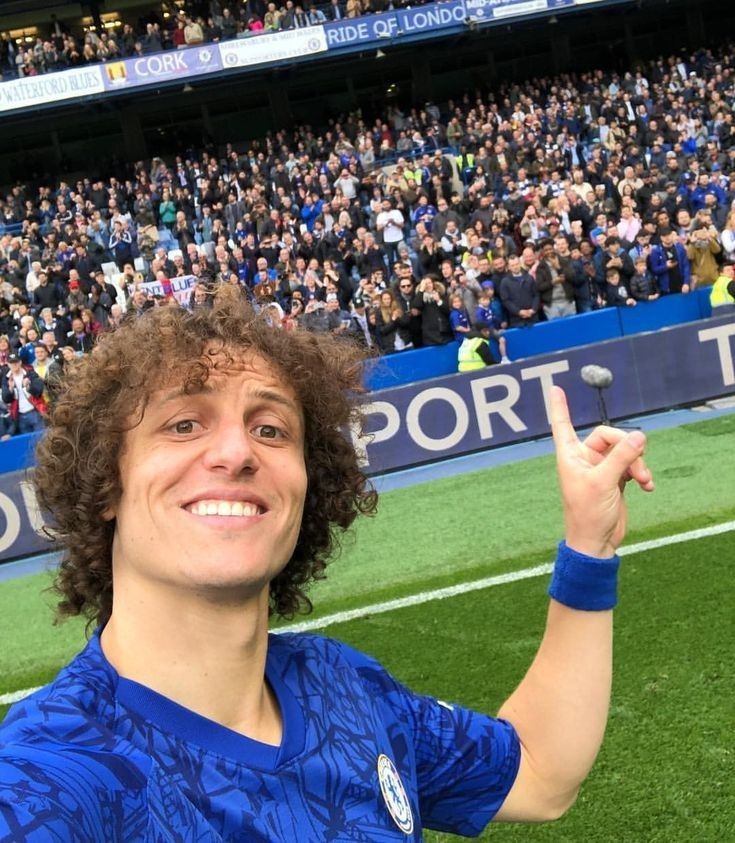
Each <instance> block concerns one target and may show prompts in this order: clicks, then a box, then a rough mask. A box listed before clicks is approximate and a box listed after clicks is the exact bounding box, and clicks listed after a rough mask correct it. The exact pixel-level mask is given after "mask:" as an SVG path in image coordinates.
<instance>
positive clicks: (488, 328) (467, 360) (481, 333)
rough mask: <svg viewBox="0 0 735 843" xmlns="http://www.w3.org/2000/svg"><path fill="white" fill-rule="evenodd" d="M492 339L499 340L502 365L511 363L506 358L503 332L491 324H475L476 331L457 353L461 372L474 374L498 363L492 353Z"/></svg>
mask: <svg viewBox="0 0 735 843" xmlns="http://www.w3.org/2000/svg"><path fill="white" fill-rule="evenodd" d="M490 337H492V338H493V339H496V340H498V342H499V344H500V353H501V354H502V360H501V363H509V362H510V361H509V360H508V358H507V357H506V356H505V339H504V338H503V337H502V332H501V331H496V330H495V329H494V328H493V326H492V325H491V324H490V323H489V322H475V330H474V331H470V333H469V334H467V335H466V336H465V338H464V339H463V340H462V344H461V345H460V347H459V351H458V352H457V363H458V369H459V371H460V372H474V371H476V370H478V369H484V368H485V366H492V365H493V364H494V363H497V362H498V361H497V360H496V359H495V358H494V357H493V353H492V351H490V346H489V344H488V339H490Z"/></svg>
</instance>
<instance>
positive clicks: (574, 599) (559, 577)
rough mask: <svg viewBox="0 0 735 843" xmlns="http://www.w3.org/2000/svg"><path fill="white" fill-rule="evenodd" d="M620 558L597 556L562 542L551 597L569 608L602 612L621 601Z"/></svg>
mask: <svg viewBox="0 0 735 843" xmlns="http://www.w3.org/2000/svg"><path fill="white" fill-rule="evenodd" d="M619 567H620V557H619V556H617V555H615V556H613V557H612V559H596V558H595V557H594V556H586V555H585V554H584V553H577V551H576V550H572V549H571V548H570V547H567V543H566V542H564V541H562V542H559V551H558V553H557V555H556V563H555V564H554V573H553V574H552V576H551V583H550V585H549V596H550V597H553V598H554V600H556V601H557V602H558V603H563V604H564V605H565V606H569V608H570V609H581V610H583V611H587V612H599V611H602V610H604V609H612V608H613V607H614V606H615V604H616V603H617V602H618V594H617V586H618V568H619Z"/></svg>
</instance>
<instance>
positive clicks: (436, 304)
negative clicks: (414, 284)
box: [412, 275, 453, 346]
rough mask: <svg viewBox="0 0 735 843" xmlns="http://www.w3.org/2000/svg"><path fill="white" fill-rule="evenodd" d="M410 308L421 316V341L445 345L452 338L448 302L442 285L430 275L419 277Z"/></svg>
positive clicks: (428, 343) (427, 343)
mask: <svg viewBox="0 0 735 843" xmlns="http://www.w3.org/2000/svg"><path fill="white" fill-rule="evenodd" d="M412 308H413V309H414V310H416V311H417V312H418V313H419V314H420V316H421V342H422V344H423V345H424V346H427V345H445V344H446V343H448V342H451V341H452V339H453V334H452V328H451V325H450V322H449V303H448V301H447V297H446V290H445V288H444V285H443V284H442V283H441V282H440V281H437V280H435V278H433V277H432V276H430V275H427V276H425V277H424V278H422V279H421V283H420V284H419V285H418V288H417V290H416V294H415V296H414V298H413V302H412Z"/></svg>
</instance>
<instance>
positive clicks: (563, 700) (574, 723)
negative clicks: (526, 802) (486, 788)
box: [498, 600, 613, 819]
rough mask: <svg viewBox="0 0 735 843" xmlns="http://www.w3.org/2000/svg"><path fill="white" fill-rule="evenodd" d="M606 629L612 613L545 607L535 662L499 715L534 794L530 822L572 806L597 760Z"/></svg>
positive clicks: (607, 656)
mask: <svg viewBox="0 0 735 843" xmlns="http://www.w3.org/2000/svg"><path fill="white" fill-rule="evenodd" d="M612 626H613V625H612V611H603V612H586V611H578V610H576V609H570V608H568V607H567V606H562V605H561V604H560V603H557V602H556V601H554V600H552V601H551V603H550V605H549V611H548V616H547V623H546V631H545V633H544V637H543V640H542V642H541V646H540V647H539V650H538V652H537V654H536V657H535V659H534V660H533V663H532V665H531V667H530V668H529V670H528V672H527V673H526V675H525V677H524V678H523V680H522V681H521V683H520V685H519V686H518V688H516V690H515V691H514V692H513V693H512V694H511V696H510V697H509V698H508V700H507V701H506V702H505V703H504V704H503V706H502V708H501V709H500V711H499V712H498V716H499V717H502V718H504V719H506V720H508V721H510V722H511V723H512V724H513V725H514V727H515V729H516V731H517V732H518V736H519V738H520V741H521V745H522V753H523V762H522V772H521V774H520V775H524V776H526V777H527V778H528V780H529V781H528V784H529V787H531V788H532V790H533V791H534V792H535V793H536V799H537V804H538V810H539V816H538V817H536V818H537V819H549V818H553V817H555V816H559V815H560V814H562V813H563V812H564V811H565V810H566V809H567V808H568V807H569V806H570V805H571V804H572V802H573V801H574V799H575V797H576V794H577V790H578V788H579V786H580V784H581V783H582V781H583V780H584V778H585V777H586V776H587V774H588V773H589V771H590V768H591V767H592V764H593V762H594V760H595V757H596V756H597V752H598V750H599V748H600V744H601V743H602V738H603V735H604V733H605V723H606V722H607V714H608V708H609V704H610V688H611V683H612ZM508 807H509V808H510V807H512V806H508ZM507 819H512V817H510V816H509V817H507Z"/></svg>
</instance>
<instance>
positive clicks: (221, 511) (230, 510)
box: [184, 499, 266, 518]
mask: <svg viewBox="0 0 735 843" xmlns="http://www.w3.org/2000/svg"><path fill="white" fill-rule="evenodd" d="M184 509H186V511H187V512H190V513H191V514H192V515H220V516H221V515H226V516H231V517H234V518H252V517H254V516H256V515H263V513H264V512H265V511H266V510H265V509H264V508H263V507H261V506H259V505H258V504H257V503H253V502H252V501H224V500H213V499H210V500H200V501H194V502H193V503H190V504H187V506H185V507H184Z"/></svg>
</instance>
